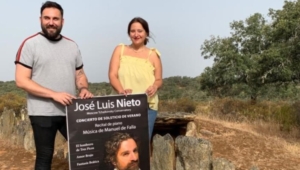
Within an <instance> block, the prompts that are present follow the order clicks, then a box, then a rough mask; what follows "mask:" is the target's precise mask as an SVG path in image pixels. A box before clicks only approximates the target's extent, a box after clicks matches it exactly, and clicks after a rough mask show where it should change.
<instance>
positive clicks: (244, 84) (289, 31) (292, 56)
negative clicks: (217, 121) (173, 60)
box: [200, 0, 300, 98]
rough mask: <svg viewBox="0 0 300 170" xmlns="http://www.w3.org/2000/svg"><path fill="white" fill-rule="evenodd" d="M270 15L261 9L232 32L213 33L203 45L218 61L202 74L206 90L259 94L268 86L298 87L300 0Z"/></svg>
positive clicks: (234, 24)
mask: <svg viewBox="0 0 300 170" xmlns="http://www.w3.org/2000/svg"><path fill="white" fill-rule="evenodd" d="M268 15H269V19H270V21H267V20H266V19H265V18H264V16H263V15H262V14H259V13H255V14H253V15H251V16H250V17H249V18H246V19H245V20H244V21H233V22H232V23H230V28H231V30H232V32H231V33H230V36H228V37H224V38H221V37H218V36H212V37H211V38H210V39H209V40H205V41H204V43H203V44H202V46H201V51H202V55H203V57H204V58H205V59H208V58H213V59H214V64H213V66H212V67H207V68H206V69H205V71H204V72H203V73H202V74H201V77H200V84H201V89H202V90H207V91H209V93H210V94H212V95H215V96H235V95H239V94H245V95H248V96H252V97H254V98H256V96H257V95H261V94H263V93H264V91H265V88H268V87H280V88H286V87H288V86H289V87H290V85H291V84H292V85H293V87H296V86H295V85H296V84H297V83H298V82H299V79H300V65H299V60H300V48H299V47H300V39H299V34H300V1H299V0H298V1H294V2H292V1H285V4H284V6H283V8H282V9H280V10H274V9H270V10H269V13H268Z"/></svg>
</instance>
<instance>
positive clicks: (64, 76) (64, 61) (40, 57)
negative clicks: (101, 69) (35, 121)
mask: <svg viewBox="0 0 300 170" xmlns="http://www.w3.org/2000/svg"><path fill="white" fill-rule="evenodd" d="M15 63H16V64H21V65H23V66H25V67H27V68H29V69H31V70H32V75H31V79H32V80H33V81H34V82H36V83H38V84H39V85H41V86H43V87H45V88H48V89H51V90H53V91H56V92H66V93H69V94H72V95H76V83H75V81H76V80H75V73H76V70H78V69H81V68H82V67H83V63H82V58H81V54H80V50H79V48H78V46H77V44H76V43H75V42H74V41H72V40H70V39H68V38H66V37H63V36H62V37H61V39H58V40H57V41H51V40H49V39H47V38H46V37H45V36H44V35H42V34H40V33H38V34H35V35H33V36H31V37H29V38H27V39H26V40H25V41H24V42H23V43H22V45H21V46H20V48H19V50H18V53H17V56H16V61H15ZM27 109H28V114H29V115H30V116H65V107H64V106H63V105H62V104H60V103H58V102H55V101H54V100H53V99H50V98H42V97H38V96H35V95H32V94H30V93H28V95H27Z"/></svg>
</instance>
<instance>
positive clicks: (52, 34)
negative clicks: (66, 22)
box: [41, 25, 62, 40]
mask: <svg viewBox="0 0 300 170" xmlns="http://www.w3.org/2000/svg"><path fill="white" fill-rule="evenodd" d="M41 27H42V31H43V33H44V35H45V37H47V38H48V39H50V40H55V39H57V38H58V37H59V35H60V32H61V30H62V26H61V27H58V26H54V25H49V26H43V25H41ZM50 28H52V29H54V31H53V32H52V31H51V32H50V31H48V29H50Z"/></svg>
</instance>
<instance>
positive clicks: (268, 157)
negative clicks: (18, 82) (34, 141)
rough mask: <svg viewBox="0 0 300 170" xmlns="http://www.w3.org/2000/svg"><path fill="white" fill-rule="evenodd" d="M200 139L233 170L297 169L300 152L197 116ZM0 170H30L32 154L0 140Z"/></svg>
mask: <svg viewBox="0 0 300 170" xmlns="http://www.w3.org/2000/svg"><path fill="white" fill-rule="evenodd" d="M198 122H199V127H200V128H199V130H200V132H201V133H200V136H201V138H204V139H208V140H209V141H210V142H211V143H212V145H213V157H219V158H225V159H227V160H229V161H231V162H232V163H233V164H234V165H235V167H236V169H237V170H248V169H250V167H251V166H253V165H255V166H257V167H258V168H259V169H260V170H299V169H300V154H295V153H292V152H291V151H290V150H288V149H286V147H284V146H283V144H282V143H280V142H276V141H274V140H272V139H270V138H266V137H263V136H260V135H256V134H254V133H251V132H247V131H244V130H243V129H236V128H231V127H228V126H226V125H224V124H222V123H218V122H215V121H210V120H207V119H200V120H198ZM0 146H1V147H0V170H32V169H33V166H34V160H35V156H34V153H30V152H26V151H25V150H24V149H22V148H19V147H15V146H10V145H9V144H8V143H7V142H5V141H4V140H3V139H0ZM52 169H53V170H67V169H68V162H67V160H61V159H57V158H54V160H53V166H52Z"/></svg>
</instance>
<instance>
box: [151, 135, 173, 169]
mask: <svg viewBox="0 0 300 170" xmlns="http://www.w3.org/2000/svg"><path fill="white" fill-rule="evenodd" d="M152 146H153V153H152V159H151V170H174V167H175V150H174V140H173V138H172V136H171V135H170V134H166V135H165V136H163V137H162V136H160V135H154V137H153V143H152Z"/></svg>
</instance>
